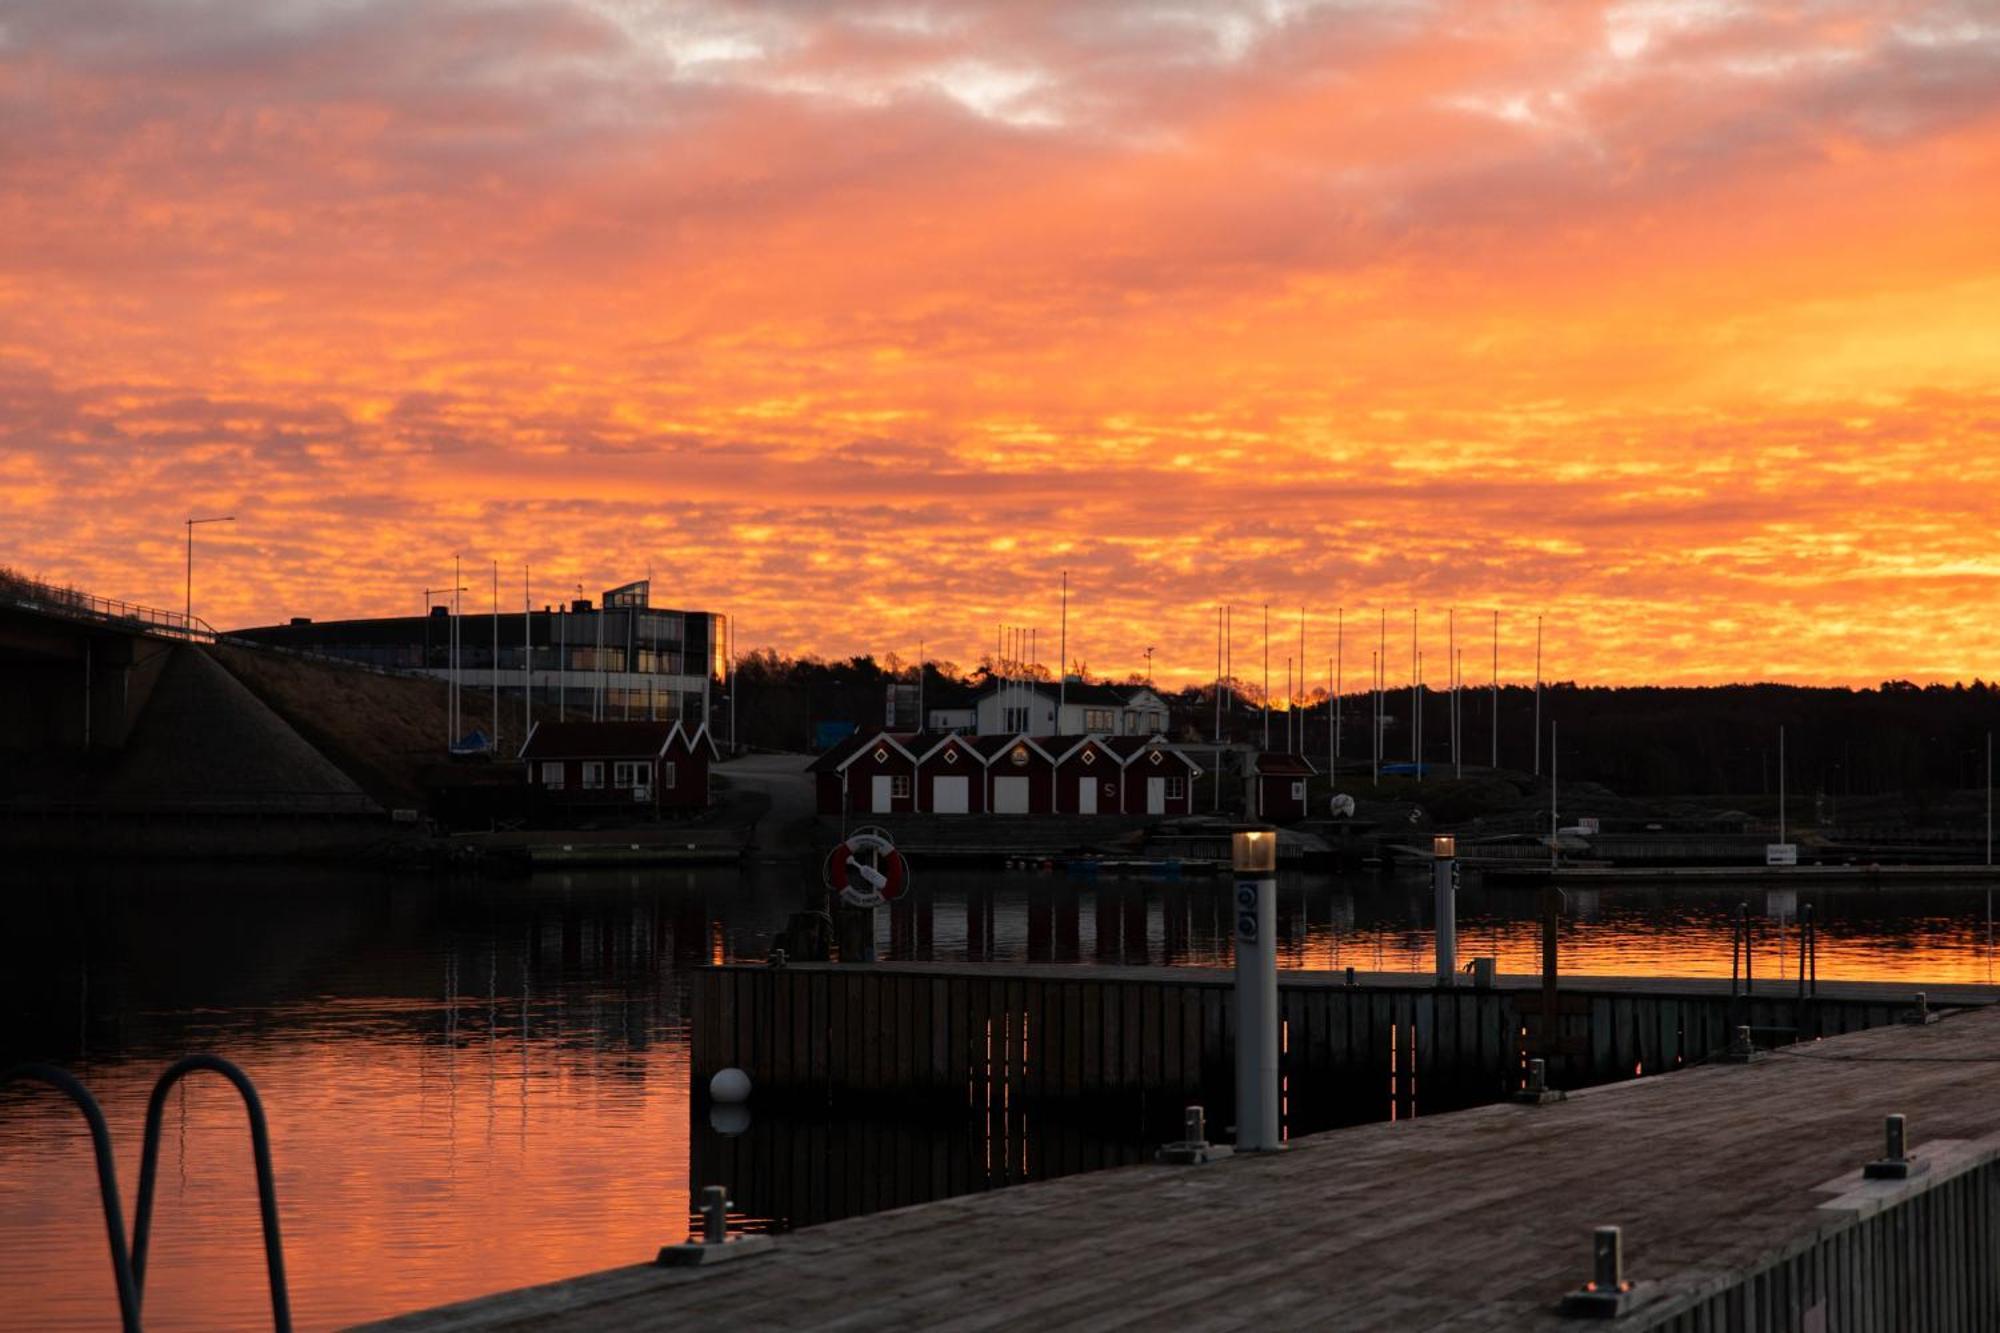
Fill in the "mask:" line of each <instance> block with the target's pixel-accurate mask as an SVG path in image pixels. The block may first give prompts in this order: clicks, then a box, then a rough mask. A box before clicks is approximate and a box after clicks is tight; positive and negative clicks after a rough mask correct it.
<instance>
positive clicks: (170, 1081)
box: [0, 1055, 292, 1333]
mask: <svg viewBox="0 0 2000 1333" xmlns="http://www.w3.org/2000/svg"><path fill="white" fill-rule="evenodd" d="M204 1069H205V1070H209V1071H211V1072H213V1073H217V1074H220V1075H222V1076H223V1077H224V1078H226V1079H228V1080H229V1081H230V1083H232V1084H234V1085H235V1087H236V1091H237V1092H238V1093H240V1094H241V1095H242V1097H243V1108H244V1110H245V1112H246V1113H247V1114H248V1116H249V1120H250V1148H251V1153H252V1156H253V1157H254V1158H255V1161H256V1167H257V1202H258V1206H259V1210H260V1211H261V1212H262V1214H263V1223H264V1266H265V1270H266V1272H267V1273H268V1275H269V1278H270V1285H271V1324H272V1327H273V1328H275V1329H276V1330H277V1333H291V1328H292V1306H291V1297H290V1295H289V1293H288V1292H287V1290H286V1287H285V1249H284V1243H283V1241H282V1239H281V1238H280V1236H279V1234H278V1191H277V1186H276V1184H275V1183H274V1181H273V1179H272V1175H271V1135H270V1130H269V1127H268V1126H267V1125H266V1123H265V1120H264V1103H263V1100H262V1099H261V1098H260V1097H258V1095H257V1087H256V1085H255V1084H254V1083H252V1082H251V1081H250V1077H249V1075H247V1074H245V1073H244V1072H243V1071H242V1070H241V1069H238V1068H237V1067H236V1066H235V1065H234V1064H231V1063H230V1062H229V1061H227V1060H225V1059H223V1058H222V1057H221V1056H219V1055H190V1056H188V1057H187V1058H186V1059H183V1060H179V1061H176V1062H175V1063H174V1064H173V1065H172V1066H170V1067H169V1068H168V1069H167V1071H166V1072H165V1073H164V1074H161V1075H160V1078H159V1081H158V1082H156V1083H155V1084H153V1095H152V1096H151V1097H150V1098H149V1099H148V1100H147V1103H146V1136H145V1146H144V1149H143V1151H142V1153H141V1156H140V1165H139V1207H138V1211H137V1213H136V1214H135V1215H134V1218H133V1227H132V1245H131V1249H130V1251H129V1252H128V1251H127V1249H126V1246H125V1220H124V1215H123V1213H122V1211H121V1210H120V1208H119V1204H118V1173H117V1166H116V1164H115V1163H114V1162H113V1160H112V1157H111V1131H110V1129H109V1127H108V1126H107V1125H106V1123H105V1120H104V1109H103V1108H102V1107H101V1106H99V1105H98V1104H97V1099H96V1098H95V1097H93V1096H91V1095H90V1090H89V1089H88V1088H86V1087H84V1086H83V1084H82V1083H80V1082H78V1081H77V1079H76V1077H75V1076H74V1075H72V1074H71V1073H69V1071H67V1070H64V1069H59V1068H57V1067H56V1066H54V1065H49V1064H38V1063H36V1064H20V1065H15V1066H13V1067H12V1068H11V1069H8V1070H7V1071H6V1072H5V1073H0V1086H5V1085H6V1084H9V1083H13V1082H16V1081H20V1082H28V1083H43V1084H47V1085H48V1086H49V1087H52V1088H55V1089H56V1090H57V1091H59V1092H61V1093H62V1094H63V1095H64V1096H66V1097H68V1098H69V1100H70V1101H71V1102H72V1103H73V1104H74V1105H75V1106H76V1108H77V1110H79V1111H81V1112H82V1113H83V1118H84V1121H85V1122H86V1123H87V1124H88V1125H89V1126H90V1146H91V1151H92V1152H93V1153H94V1154H95V1156H96V1159H97V1191H98V1196H99V1199H100V1201H101V1203H102V1204H103V1208H104V1229H105V1233H106V1236H107V1238H108V1240H109V1241H110V1245H111V1271H112V1277H113V1279H114V1280H115V1281H116V1282H117V1284H118V1316H119V1322H120V1324H121V1325H122V1326H123V1328H124V1329H125V1333H140V1309H141V1305H142V1303H143V1301H144V1299H145V1294H146V1253H147V1249H148V1245H149V1242H150V1240H151V1238H152V1221H153V1182H154V1179H155V1178H156V1176H157V1175H158V1173H159V1166H160V1126H161V1123H162V1121H163V1119H164V1118H165V1112H166V1104H167V1094H168V1093H169V1092H171V1091H172V1090H173V1087H174V1085H175V1084H177V1083H179V1082H180V1081H181V1080H182V1079H184V1078H186V1077H187V1076H188V1075H189V1074H192V1073H195V1072H197V1071H199V1070H204Z"/></svg>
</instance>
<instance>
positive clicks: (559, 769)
mask: <svg viewBox="0 0 2000 1333" xmlns="http://www.w3.org/2000/svg"><path fill="white" fill-rule="evenodd" d="M542 785H543V786H544V787H547V788H548V789H549V790H550V791H561V790H562V785H563V766H562V765H561V764H560V763H553V764H550V763H544V764H543V765H542Z"/></svg>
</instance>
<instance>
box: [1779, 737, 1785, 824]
mask: <svg viewBox="0 0 2000 1333" xmlns="http://www.w3.org/2000/svg"><path fill="white" fill-rule="evenodd" d="M1784 841H1785V728H1784V726H1783V724H1780V725H1779V727H1778V842H1779V843H1780V844H1781V845H1782V844H1783V843H1784Z"/></svg>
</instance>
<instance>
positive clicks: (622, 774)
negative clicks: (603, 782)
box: [611, 759, 652, 787]
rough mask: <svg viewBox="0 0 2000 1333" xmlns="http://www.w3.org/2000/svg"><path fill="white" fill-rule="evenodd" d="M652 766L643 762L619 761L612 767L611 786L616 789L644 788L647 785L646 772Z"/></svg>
mask: <svg viewBox="0 0 2000 1333" xmlns="http://www.w3.org/2000/svg"><path fill="white" fill-rule="evenodd" d="M651 767H652V765H651V764H648V763H646V762H645V761H643V760H640V761H638V762H630V761H627V760H624V759H621V760H619V761H618V762H617V763H615V764H613V765H612V766H611V785H612V786H614V787H643V786H645V785H646V778H647V773H646V770H647V769H649V768H651Z"/></svg>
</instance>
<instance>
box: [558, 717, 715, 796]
mask: <svg viewBox="0 0 2000 1333" xmlns="http://www.w3.org/2000/svg"><path fill="white" fill-rule="evenodd" d="M716 758H717V754H716V749H715V742H714V740H713V739H712V738H711V737H710V736H709V734H708V728H707V727H700V728H697V729H696V730H694V731H693V732H689V731H688V730H687V729H686V728H684V727H683V726H682V725H681V724H680V723H679V722H537V723H536V724H535V725H534V726H533V727H532V728H531V729H530V730H529V732H528V739H527V740H526V741H525V742H524V743H523V744H522V746H521V761H522V763H524V764H525V765H526V766H527V781H528V788H529V791H530V793H531V794H532V797H533V800H532V805H533V806H534V808H535V809H536V811H537V812H538V813H541V814H547V815H562V816H567V817H569V818H572V819H573V818H576V817H578V816H582V815H592V816H596V815H615V814H622V815H633V814H638V815H645V816H657V815H658V814H659V813H660V812H661V811H663V810H689V809H694V810H698V809H702V808H705V807H706V806H707V805H708V767H709V765H710V764H711V763H712V762H714V761H715V759H716Z"/></svg>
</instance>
